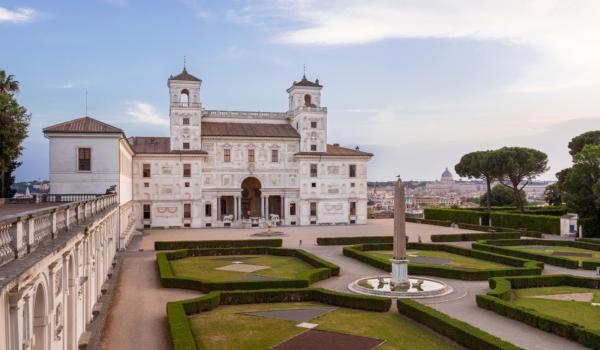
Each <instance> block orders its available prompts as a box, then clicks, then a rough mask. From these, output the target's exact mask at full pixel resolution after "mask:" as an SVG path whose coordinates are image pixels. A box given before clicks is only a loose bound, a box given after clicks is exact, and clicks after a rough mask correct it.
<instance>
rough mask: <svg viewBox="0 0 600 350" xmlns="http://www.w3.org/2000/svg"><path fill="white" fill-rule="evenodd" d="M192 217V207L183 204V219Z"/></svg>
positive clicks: (188, 204)
mask: <svg viewBox="0 0 600 350" xmlns="http://www.w3.org/2000/svg"><path fill="white" fill-rule="evenodd" d="M191 217H192V205H191V204H190V203H184V204H183V218H184V219H189V218H191Z"/></svg>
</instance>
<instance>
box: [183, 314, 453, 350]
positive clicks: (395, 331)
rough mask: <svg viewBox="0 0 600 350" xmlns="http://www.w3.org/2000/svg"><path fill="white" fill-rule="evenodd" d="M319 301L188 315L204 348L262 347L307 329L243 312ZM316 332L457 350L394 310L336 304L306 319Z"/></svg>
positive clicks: (394, 345) (386, 346)
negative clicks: (367, 308)
mask: <svg viewBox="0 0 600 350" xmlns="http://www.w3.org/2000/svg"><path fill="white" fill-rule="evenodd" d="M324 306H328V305H323V304H318V303H276V304H250V305H232V306H220V307H218V308H216V309H214V310H212V311H209V312H204V313H201V314H197V315H193V316H190V321H191V322H190V323H191V326H192V331H193V332H194V336H195V337H196V341H197V342H198V344H199V345H200V347H201V348H202V349H211V350H212V349H238V350H254V349H256V350H258V349H260V350H264V349H270V348H271V347H273V346H275V345H277V344H279V343H281V342H282V341H284V340H287V339H289V338H291V337H294V336H296V335H298V334H300V333H302V332H304V331H305V329H304V328H299V327H297V326H296V324H297V323H298V322H296V321H287V320H278V319H270V318H266V317H257V316H249V315H242V314H240V313H243V312H253V311H265V310H284V309H306V308H315V307H324ZM310 322H311V323H316V324H318V325H319V326H318V327H317V328H316V329H318V330H325V331H336V332H341V333H347V334H352V335H359V336H367V337H373V338H378V339H383V340H385V343H383V345H381V346H380V347H378V348H377V350H392V349H398V350H402V349H406V350H414V349H460V348H459V347H458V346H456V345H454V344H452V343H449V342H448V340H447V339H444V338H441V337H440V336H438V335H436V334H435V333H432V332H431V331H429V330H428V329H426V328H423V327H421V326H419V325H417V324H416V323H413V322H412V321H410V320H408V319H406V318H403V317H402V316H400V315H398V314H393V313H379V312H370V311H361V310H354V309H346V308H337V309H335V310H334V311H331V312H329V313H326V314H324V315H321V316H319V317H317V318H314V319H312V320H311V321H310Z"/></svg>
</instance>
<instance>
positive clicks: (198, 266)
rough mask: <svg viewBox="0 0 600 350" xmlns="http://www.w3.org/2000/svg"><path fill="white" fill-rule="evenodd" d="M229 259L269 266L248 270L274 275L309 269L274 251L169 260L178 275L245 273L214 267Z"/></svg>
mask: <svg viewBox="0 0 600 350" xmlns="http://www.w3.org/2000/svg"><path fill="white" fill-rule="evenodd" d="M233 261H242V262H243V263H244V264H250V265H262V266H269V268H268V269H264V270H258V271H255V272H253V273H252V274H254V275H258V276H263V277H270V278H276V279H295V278H298V277H299V275H300V274H302V273H303V272H306V271H309V270H311V269H313V267H312V266H310V265H309V264H307V263H305V262H304V261H302V260H300V259H297V258H295V257H290V256H274V255H234V256H227V257H226V258H225V257H223V256H218V257H215V256H193V257H187V258H183V259H177V260H171V261H169V263H170V264H171V268H172V269H173V273H174V275H175V276H178V277H202V279H204V280H207V281H213V282H225V281H239V280H243V278H244V276H246V275H247V273H245V272H237V271H222V270H216V268H218V267H223V266H227V265H231V263H232V262H233Z"/></svg>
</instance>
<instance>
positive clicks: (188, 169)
mask: <svg viewBox="0 0 600 350" xmlns="http://www.w3.org/2000/svg"><path fill="white" fill-rule="evenodd" d="M191 176H192V166H191V164H184V165H183V177H191Z"/></svg>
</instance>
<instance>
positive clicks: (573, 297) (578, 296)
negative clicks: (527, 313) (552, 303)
mask: <svg viewBox="0 0 600 350" xmlns="http://www.w3.org/2000/svg"><path fill="white" fill-rule="evenodd" d="M528 298H537V299H548V300H564V301H585V302H591V301H592V300H593V299H594V293H568V294H551V295H532V296H529V297H528Z"/></svg>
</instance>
